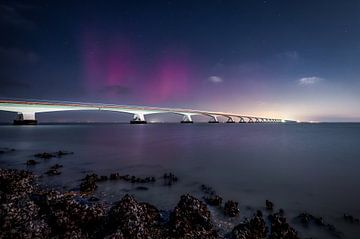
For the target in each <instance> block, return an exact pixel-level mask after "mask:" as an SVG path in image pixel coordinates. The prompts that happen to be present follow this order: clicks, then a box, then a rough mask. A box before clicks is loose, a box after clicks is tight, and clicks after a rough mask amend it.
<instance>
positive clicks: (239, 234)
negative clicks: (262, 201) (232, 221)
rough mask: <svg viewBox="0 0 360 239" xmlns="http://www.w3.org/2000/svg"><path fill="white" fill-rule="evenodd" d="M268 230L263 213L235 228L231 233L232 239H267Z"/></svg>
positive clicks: (258, 213) (259, 212)
mask: <svg viewBox="0 0 360 239" xmlns="http://www.w3.org/2000/svg"><path fill="white" fill-rule="evenodd" d="M267 233H268V228H267V226H266V223H265V220H264V219H263V217H262V213H261V211H258V212H257V213H256V215H255V216H254V217H253V218H252V219H250V220H245V221H244V222H242V223H240V224H238V225H237V226H235V227H234V229H233V230H232V232H231V238H232V239H261V238H266V235H267Z"/></svg>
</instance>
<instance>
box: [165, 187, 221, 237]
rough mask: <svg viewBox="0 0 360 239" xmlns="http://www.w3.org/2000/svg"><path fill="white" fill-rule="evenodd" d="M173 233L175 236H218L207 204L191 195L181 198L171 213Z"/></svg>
mask: <svg viewBox="0 0 360 239" xmlns="http://www.w3.org/2000/svg"><path fill="white" fill-rule="evenodd" d="M170 227H171V235H172V237H175V238H204V239H205V238H206V239H207V238H217V236H218V235H217V232H216V231H215V230H214V228H213V225H212V223H211V218H210V211H209V210H208V209H207V207H206V204H204V203H203V202H201V201H200V200H198V199H196V198H195V197H192V196H190V195H189V194H187V195H183V196H181V199H180V201H179V203H178V204H177V206H176V207H175V209H174V211H173V212H172V213H171V215H170Z"/></svg>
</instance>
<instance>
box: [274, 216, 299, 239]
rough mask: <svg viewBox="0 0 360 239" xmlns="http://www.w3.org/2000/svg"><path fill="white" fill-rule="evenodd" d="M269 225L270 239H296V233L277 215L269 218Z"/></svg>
mask: <svg viewBox="0 0 360 239" xmlns="http://www.w3.org/2000/svg"><path fill="white" fill-rule="evenodd" d="M269 219H270V223H271V234H270V237H271V238H272V239H283V238H287V239H298V238H299V237H298V235H297V231H296V230H295V229H294V228H292V227H291V226H290V225H289V224H288V223H287V222H286V218H285V217H284V216H281V215H280V214H279V213H275V214H272V215H270V216H269Z"/></svg>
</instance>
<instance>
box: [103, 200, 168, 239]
mask: <svg viewBox="0 0 360 239" xmlns="http://www.w3.org/2000/svg"><path fill="white" fill-rule="evenodd" d="M159 220H160V214H159V211H158V209H157V208H156V207H154V206H152V205H150V204H147V203H138V202H137V201H136V200H135V199H134V197H133V196H130V195H128V194H126V195H125V196H124V197H123V198H122V199H121V200H120V201H119V202H117V203H115V205H114V206H113V207H112V208H111V209H110V213H109V223H110V224H111V225H110V228H112V229H113V230H115V231H117V232H120V231H121V233H122V236H123V238H138V239H140V238H165V233H166V230H164V229H163V228H162V227H161V225H160V223H159ZM115 233H116V232H115ZM112 236H114V235H112ZM112 238H121V237H120V236H119V237H112Z"/></svg>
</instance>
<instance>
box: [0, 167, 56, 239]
mask: <svg viewBox="0 0 360 239" xmlns="http://www.w3.org/2000/svg"><path fill="white" fill-rule="evenodd" d="M33 180H34V176H33V175H32V174H31V173H29V172H27V171H22V170H12V169H0V192H1V197H0V202H1V204H0V238H48V237H49V234H50V229H49V227H48V225H47V224H46V222H45V220H44V218H43V216H42V214H41V213H40V208H39V207H38V206H37V205H36V204H35V203H34V202H32V201H31V200H30V198H29V196H28V195H29V194H30V193H32V192H33V191H34V186H33Z"/></svg>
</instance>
